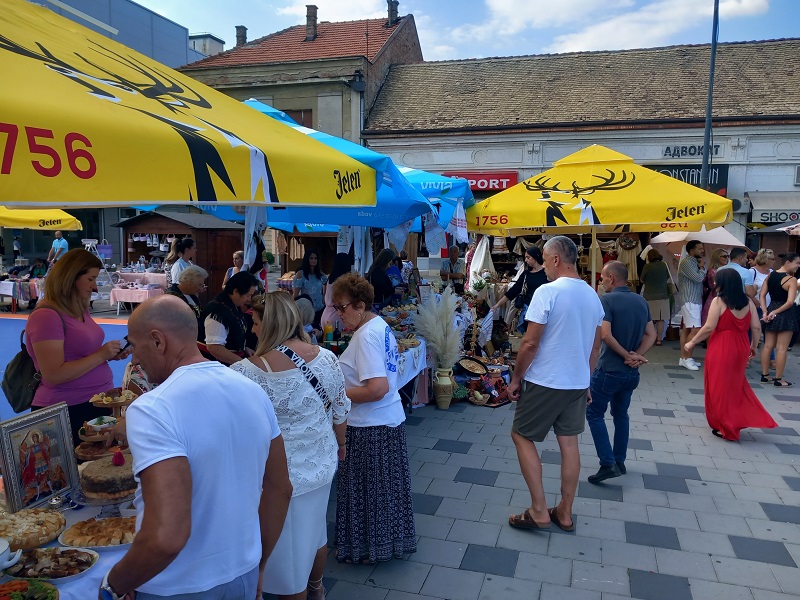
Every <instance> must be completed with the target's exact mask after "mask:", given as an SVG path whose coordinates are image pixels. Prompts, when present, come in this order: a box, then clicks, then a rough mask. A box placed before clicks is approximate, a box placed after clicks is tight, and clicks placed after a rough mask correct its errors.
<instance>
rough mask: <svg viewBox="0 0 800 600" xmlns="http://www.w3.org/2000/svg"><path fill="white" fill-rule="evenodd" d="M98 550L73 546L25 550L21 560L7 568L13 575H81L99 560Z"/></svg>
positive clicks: (52, 576) (42, 576)
mask: <svg viewBox="0 0 800 600" xmlns="http://www.w3.org/2000/svg"><path fill="white" fill-rule="evenodd" d="M98 558H99V557H98V555H97V553H96V552H93V551H91V550H83V549H81V550H79V549H77V548H76V549H72V548H63V547H58V546H57V547H55V548H36V549H34V550H28V551H27V552H23V553H22V556H21V557H20V559H19V562H18V563H17V564H15V565H14V566H13V567H9V568H8V569H6V573H7V574H8V575H11V576H12V577H34V578H37V579H39V578H43V579H60V578H62V577H71V576H73V575H79V574H80V573H83V572H84V571H86V570H87V569H89V568H90V567H92V566H93V565H94V564H95V563H96V562H97V560H98Z"/></svg>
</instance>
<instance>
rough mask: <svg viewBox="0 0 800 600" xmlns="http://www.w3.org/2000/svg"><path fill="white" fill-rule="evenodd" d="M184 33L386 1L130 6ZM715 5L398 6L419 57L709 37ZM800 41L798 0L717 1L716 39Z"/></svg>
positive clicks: (430, 0)
mask: <svg viewBox="0 0 800 600" xmlns="http://www.w3.org/2000/svg"><path fill="white" fill-rule="evenodd" d="M136 1H137V2H138V3H139V4H141V5H142V6H145V7H147V8H149V9H151V10H153V11H155V12H157V13H159V14H161V15H163V16H165V17H167V18H169V19H171V20H173V21H175V22H176V23H179V24H181V25H183V26H185V27H187V28H188V29H189V33H201V32H208V33H212V34H214V35H215V36H217V37H219V38H221V39H223V40H225V42H226V45H225V48H226V49H230V48H232V47H233V46H234V45H235V42H236V34H235V26H236V25H244V26H246V27H247V29H248V31H247V37H248V40H251V41H252V40H254V39H257V38H259V37H262V36H265V35H268V34H270V33H274V32H276V31H280V30H281V29H284V28H286V27H291V26H292V25H299V24H304V23H305V15H306V7H305V5H306V4H311V3H314V4H316V5H317V6H318V7H319V13H318V19H319V20H320V21H348V20H357V19H366V18H381V17H384V18H385V17H386V12H387V11H386V1H385V0H299V1H298V0H229V1H223V0H136ZM713 6H714V1H713V0H400V7H399V13H400V15H407V14H413V15H414V19H415V21H416V24H417V30H418V32H419V37H420V43H421V45H422V54H423V57H424V59H425V60H428V61H432V60H452V59H462V58H485V57H489V56H519V55H526V54H544V53H562V52H576V51H589V50H621V49H627V48H648V47H656V46H670V45H675V44H703V43H708V42H710V40H711V26H712V13H713ZM784 37H800V0H720V30H719V40H720V41H721V42H732V41H748V40H764V39H776V38H784Z"/></svg>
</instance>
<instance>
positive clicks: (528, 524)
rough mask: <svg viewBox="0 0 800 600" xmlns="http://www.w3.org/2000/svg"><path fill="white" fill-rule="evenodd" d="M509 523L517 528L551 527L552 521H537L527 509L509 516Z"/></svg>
mask: <svg viewBox="0 0 800 600" xmlns="http://www.w3.org/2000/svg"><path fill="white" fill-rule="evenodd" d="M508 524H509V525H511V527H516V528H517V529H550V523H547V524H545V525H542V524H540V523H537V522H536V521H534V520H533V517H531V513H530V512H529V511H528V510H527V509H525V512H523V513H520V514H518V515H511V516H510V517H508Z"/></svg>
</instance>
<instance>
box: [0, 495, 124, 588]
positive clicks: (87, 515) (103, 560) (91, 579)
mask: <svg viewBox="0 0 800 600" xmlns="http://www.w3.org/2000/svg"><path fill="white" fill-rule="evenodd" d="M100 510H101V509H100V508H99V507H93V506H84V507H83V508H82V509H80V510H68V511H65V512H64V516H65V517H66V519H67V527H70V526H71V525H73V524H74V523H77V522H78V521H85V520H87V519H91V518H92V517H94V516H97V515H98V514H99V513H100ZM47 546H58V542H57V541H55V540H54V541H53V542H52V543H50V544H47ZM125 552H127V548H121V549H114V550H104V551H103V552H99V553H98V554H99V555H100V560H98V561H97V563H95V565H94V566H93V567H92V568H91V569H89V571H88V572H87V573H86V574H85V575H84V576H83V577H81V578H79V579H75V580H73V581H67V582H65V583H58V584H56V587H57V588H58V595H59V598H60V600H94V599H95V598H97V593H98V591H99V590H100V582H101V581H102V580H103V575H105V574H106V573H107V572H108V571H109V570H110V569H111V567H113V566H114V565H115V564H117V563H118V562H119V561H120V559H121V558H122V557H123V556H124V555H125ZM9 580H10V578H9V577H3V578H2V580H0V581H9Z"/></svg>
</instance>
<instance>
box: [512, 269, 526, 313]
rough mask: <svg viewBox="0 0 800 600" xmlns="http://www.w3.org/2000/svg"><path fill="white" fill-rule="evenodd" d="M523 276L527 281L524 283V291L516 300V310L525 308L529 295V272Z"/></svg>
mask: <svg viewBox="0 0 800 600" xmlns="http://www.w3.org/2000/svg"><path fill="white" fill-rule="evenodd" d="M522 276H523V277H524V278H525V281H523V283H522V291H521V292H520V293H519V294H517V297H516V298H514V307H515V308H522V307H523V306H525V294H527V293H528V272H527V271H526V272H525V273H523V274H522Z"/></svg>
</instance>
